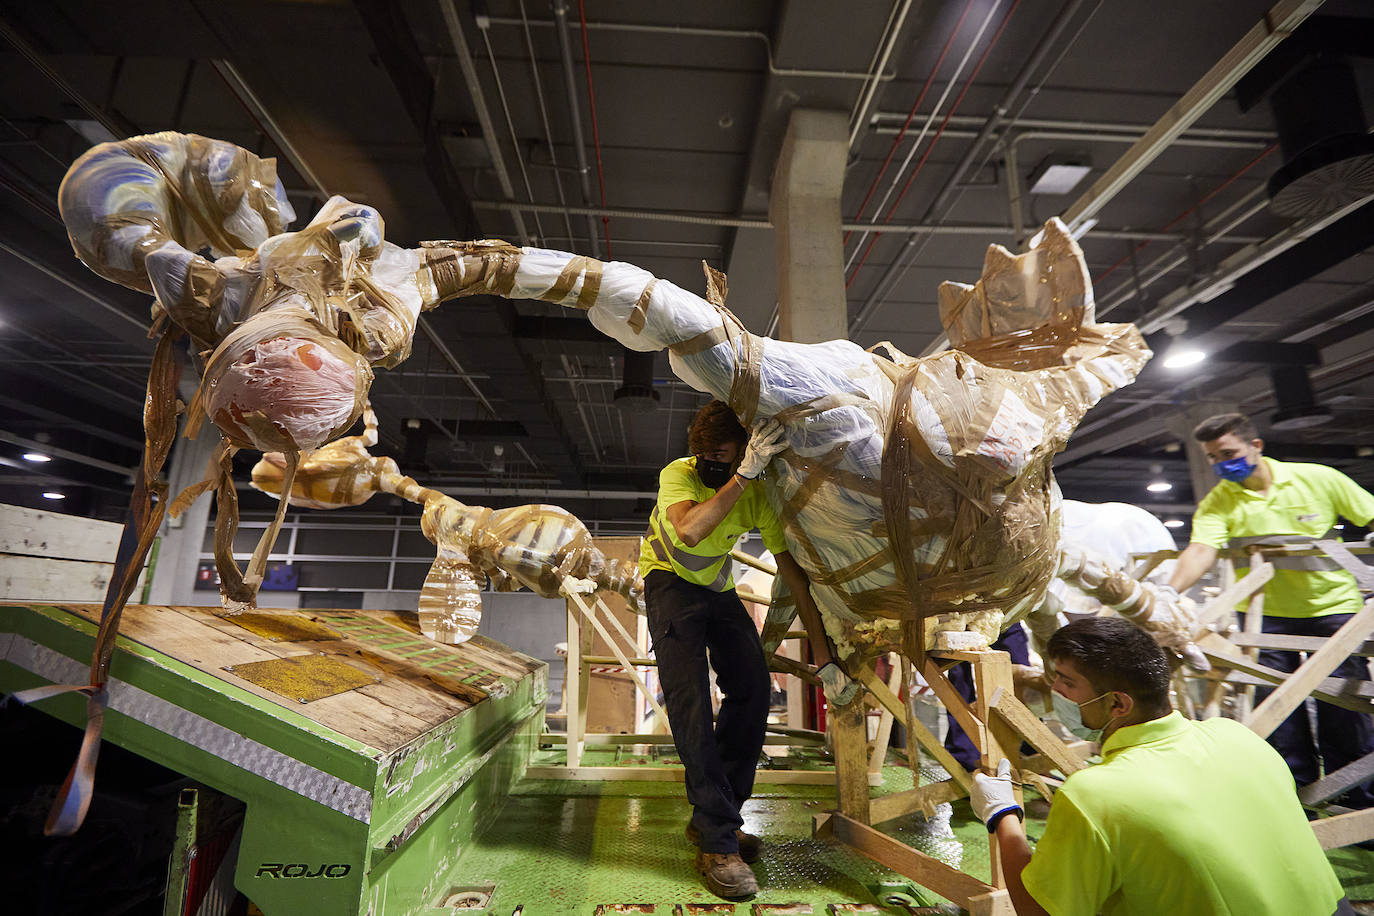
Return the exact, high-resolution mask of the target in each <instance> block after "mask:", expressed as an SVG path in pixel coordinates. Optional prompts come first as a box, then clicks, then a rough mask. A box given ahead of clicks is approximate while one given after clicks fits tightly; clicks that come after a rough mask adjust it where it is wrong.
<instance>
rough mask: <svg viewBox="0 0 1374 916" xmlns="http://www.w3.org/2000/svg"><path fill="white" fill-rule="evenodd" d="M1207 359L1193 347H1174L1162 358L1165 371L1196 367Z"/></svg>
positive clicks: (1205, 355)
mask: <svg viewBox="0 0 1374 916" xmlns="http://www.w3.org/2000/svg"><path fill="white" fill-rule="evenodd" d="M1206 358H1207V354H1206V353H1203V352H1202V351H1201V350H1198V349H1195V348H1193V347H1179V346H1174V347H1171V348H1170V349H1169V355H1168V356H1165V357H1164V368H1165V369H1185V368H1187V367H1188V366H1196V365H1197V364H1198V363H1200V362H1202V361H1203V360H1204V359H1206Z"/></svg>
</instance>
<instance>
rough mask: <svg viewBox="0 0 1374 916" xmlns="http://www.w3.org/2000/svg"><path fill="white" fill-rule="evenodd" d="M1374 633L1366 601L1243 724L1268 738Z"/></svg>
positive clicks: (1372, 604) (1372, 610)
mask: <svg viewBox="0 0 1374 916" xmlns="http://www.w3.org/2000/svg"><path fill="white" fill-rule="evenodd" d="M1371 631H1374V600H1371V601H1366V602H1365V605H1364V608H1363V609H1362V610H1361V611H1360V612H1359V613H1358V614H1356V615H1355V616H1354V617H1351V618H1350V619H1349V620H1347V621H1346V622H1345V624H1344V625H1343V626H1342V627H1341V628H1340V629H1339V630H1337V631H1336V632H1335V633H1333V634H1332V635H1331V637H1330V638H1329V639H1328V640H1327V641H1326V645H1325V646H1322V647H1321V648H1320V649H1318V650H1317V651H1316V652H1314V653H1313V654H1312V655H1311V656H1310V657H1309V658H1308V659H1307V662H1306V663H1305V664H1304V665H1303V666H1302V667H1301V668H1299V669H1298V670H1297V671H1295V672H1293V673H1292V674H1291V675H1289V677H1288V680H1286V681H1284V682H1283V683H1282V684H1280V685H1279V686H1278V687H1276V688H1275V689H1274V692H1273V693H1271V694H1269V696H1267V697H1265V698H1264V702H1263V703H1261V704H1260V705H1259V708H1257V709H1256V710H1255V711H1254V713H1252V714H1251V715H1250V717H1249V718H1247V719H1244V720H1242V721H1243V722H1244V724H1245V725H1246V726H1247V727H1248V728H1250V730H1251V731H1253V732H1254V733H1255V734H1257V735H1259V736H1260V737H1261V738H1267V737H1269V733H1270V732H1272V731H1273V730H1274V729H1276V728H1278V727H1279V724H1280V723H1281V722H1283V720H1284V719H1287V718H1288V716H1289V714H1290V713H1292V712H1293V710H1295V709H1297V708H1298V706H1299V705H1301V704H1302V701H1303V700H1305V699H1307V697H1308V695H1309V694H1311V693H1312V691H1313V690H1315V689H1316V688H1317V687H1318V686H1320V684H1321V682H1322V681H1323V680H1324V679H1325V678H1326V676H1327V675H1328V674H1330V673H1331V672H1332V671H1334V670H1336V668H1337V667H1339V666H1340V664H1341V663H1342V662H1344V661H1345V659H1346V657H1347V656H1348V655H1349V654H1350V650H1351V649H1353V648H1354V647H1355V646H1358V645H1361V644H1362V643H1364V641H1365V640H1366V639H1367V638H1369V634H1370V632H1371Z"/></svg>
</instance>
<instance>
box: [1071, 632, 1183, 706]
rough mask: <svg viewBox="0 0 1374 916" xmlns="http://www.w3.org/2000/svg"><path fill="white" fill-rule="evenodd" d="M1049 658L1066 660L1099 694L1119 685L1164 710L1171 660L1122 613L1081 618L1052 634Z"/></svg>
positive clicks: (1126, 692)
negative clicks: (1113, 615)
mask: <svg viewBox="0 0 1374 916" xmlns="http://www.w3.org/2000/svg"><path fill="white" fill-rule="evenodd" d="M1046 651H1047V652H1048V654H1049V657H1050V660H1051V661H1053V662H1055V663H1058V662H1059V661H1060V660H1063V659H1067V660H1068V661H1071V662H1073V666H1074V667H1075V668H1077V669H1078V670H1079V671H1081V672H1082V673H1083V676H1084V677H1086V678H1087V679H1088V683H1090V684H1092V687H1093V689H1094V690H1095V691H1097V692H1098V693H1099V694H1103V693H1106V692H1108V691H1111V690H1120V691H1121V692H1122V693H1125V694H1129V695H1130V696H1131V698H1132V699H1134V700H1135V701H1136V702H1137V703H1139V704H1141V706H1143V707H1144V708H1145V709H1147V710H1149V711H1150V712H1156V713H1160V712H1167V711H1168V710H1169V708H1170V706H1169V659H1168V657H1167V656H1166V655H1165V654H1164V650H1163V649H1161V648H1160V647H1159V644H1158V643H1156V642H1155V641H1154V640H1153V639H1151V638H1150V636H1149V634H1148V633H1146V632H1145V631H1144V630H1142V629H1140V627H1137V626H1136V625H1135V624H1133V623H1130V622H1129V621H1127V620H1124V619H1123V618H1121V617H1085V618H1082V619H1080V620H1075V621H1073V622H1072V623H1070V624H1069V625H1068V626H1066V627H1063V628H1061V629H1060V630H1058V631H1057V632H1056V633H1055V634H1054V635H1053V636H1051V637H1050V643H1049V646H1048V648H1047V650H1046Z"/></svg>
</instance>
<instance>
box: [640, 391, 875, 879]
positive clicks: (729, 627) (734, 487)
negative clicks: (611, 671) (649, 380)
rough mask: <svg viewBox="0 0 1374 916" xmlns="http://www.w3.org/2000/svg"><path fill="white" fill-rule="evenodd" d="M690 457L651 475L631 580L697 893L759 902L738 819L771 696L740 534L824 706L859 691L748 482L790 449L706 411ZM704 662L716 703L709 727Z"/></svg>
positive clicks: (719, 412) (723, 412)
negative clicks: (766, 571) (781, 596)
mask: <svg viewBox="0 0 1374 916" xmlns="http://www.w3.org/2000/svg"><path fill="white" fill-rule="evenodd" d="M687 446H688V449H689V450H690V451H691V453H692V455H691V457H688V458H679V459H678V460H676V461H674V462H672V463H671V464H669V465H668V466H667V467H666V468H664V469H663V470H662V472H660V473H659V489H658V503H657V505H656V506H655V507H654V511H653V514H652V515H651V516H650V519H649V530H648V531H647V532H646V533H645V535H644V541H643V543H642V544H641V545H640V552H639V569H640V572H641V573H642V574H643V576H644V604H645V613H646V616H647V617H648V623H649V634H650V635H651V636H652V637H653V645H654V656H655V658H656V659H657V661H658V676H659V682H660V683H661V684H662V685H663V701H664V705H665V706H666V708H667V712H668V722H669V724H670V725H671V727H672V730H673V743H674V745H676V747H677V752H678V757H679V758H681V760H682V765H683V767H684V769H685V770H686V774H685V777H686V784H687V800H688V801H689V802H691V804H692V818H691V820H690V821H689V822H688V824H687V838H688V839H689V840H691V841H692V842H693V843H694V844H696V845H697V847H698V849H699V852H698V854H697V863H696V864H697V870H698V871H699V872H701V874H702V875H703V877H704V879H705V882H706V886H707V887H708V888H709V889H710V890H711V891H712V892H713V893H715V894H717V895H719V896H721V897H726V898H739V897H747V896H749V895H750V894H753V893H755V892H757V891H758V881H757V879H756V878H755V876H754V873H753V871H752V870H750V868H749V866H748V864H746V863H747V862H752V861H754V860H755V859H757V858H758V856H759V854H760V843H759V838H758V837H756V836H754V835H752V834H749V833H745V832H744V831H743V829H741V828H742V827H743V825H744V820H743V818H741V817H740V808H741V807H742V806H743V805H744V803H745V802H746V801H747V800H748V799H749V796H750V795H751V794H753V789H754V768H755V766H756V765H757V763H758V758H759V753H760V751H762V749H763V734H764V730H765V727H766V726H767V722H768V701H769V693H770V690H769V686H770V685H769V680H768V663H767V661H766V659H765V658H764V654H763V646H762V644H761V643H760V642H759V636H758V631H757V630H756V629H755V626H754V621H753V619H752V618H751V617H750V616H749V613H748V612H747V611H746V610H745V608H744V604H743V603H742V602H741V601H740V599H739V596H738V595H737V594H735V583H734V579H733V577H732V574H733V565H734V561H733V560H731V559H730V549H731V548H732V547H734V545H735V542H736V540H737V539H738V538H739V536H740V535H741V534H744V533H745V532H746V531H749V530H750V529H754V528H757V529H758V530H759V533H760V534H761V535H762V536H763V545H764V546H765V547H767V548H768V549H769V550H770V551H772V553H773V556H774V559H775V560H776V561H777V565H778V574H779V575H780V576H781V577H782V579H783V581H784V582H785V583H786V584H787V587H788V589H789V590H790V591H791V593H792V595H793V596H794V597H795V599H796V602H797V610H798V614H799V615H800V616H801V618H802V622H803V624H805V625H806V628H807V632H808V633H809V634H811V635H812V640H811V646H812V652H813V654H814V655H815V657H816V660H817V662H818V664H820V666H821V668H820V670H819V671H818V673H819V674H820V676H821V679H822V682H823V683H824V685H825V689H826V696H827V698H828V699H829V700H830V701H831V702H832V703H838V704H844V703H848V702H850V701H851V700H852V699H853V698H854V697H855V696H856V695H857V693H858V686H857V685H856V684H854V682H852V681H850V680H849V679H848V678H847V677H846V676H845V674H844V672H842V671H841V670H840V668H839V666H838V665H836V664H835V663H834V660H833V659H832V657H831V654H830V649H829V646H828V645H827V644H826V641H825V637H824V630H823V629H822V628H821V624H820V612H819V611H818V610H817V608H816V605H815V602H814V601H813V600H812V598H811V592H810V583H809V581H808V580H807V577H806V573H805V571H803V570H802V568H801V566H799V565H798V564H797V561H796V560H795V559H794V558H793V557H792V555H791V554H790V553H788V551H787V542H786V540H785V539H784V537H783V530H782V525H781V523H780V522H779V521H778V517H777V514H776V513H775V512H774V511H773V509H772V507H771V506H769V504H768V501H767V499H766V498H765V495H764V493H763V489H762V487H761V485H760V484H758V483H757V480H758V478H759V475H760V474H762V473H763V471H764V469H765V468H766V467H767V465H768V462H769V461H770V460H771V459H772V458H773V456H774V455H776V454H778V453H779V452H781V451H782V450H783V449H785V448H786V447H787V443H786V442H785V441H784V440H783V430H782V427H781V425H779V424H778V423H777V421H775V420H767V421H760V422H758V423H756V424H755V426H754V430H753V432H752V434H750V433H746V432H745V430H744V427H743V426H741V425H740V422H739V420H738V419H736V417H735V415H734V413H733V412H732V411H731V410H730V408H729V407H728V406H727V405H726V404H724V403H722V402H720V401H712V402H711V403H709V404H707V405H706V406H705V407H703V408H702V409H701V410H700V411H698V412H697V415H696V417H695V418H694V419H693V420H692V425H691V428H690V430H689V431H688V434H687ZM708 663H709V666H710V668H711V669H712V670H714V671H715V674H716V685H717V686H718V687H719V688H720V691H721V695H722V701H721V704H720V712H719V714H718V715H717V717H716V720H715V722H714V723H713V722H712V718H711V696H710V687H709V680H708V672H707V666H708Z"/></svg>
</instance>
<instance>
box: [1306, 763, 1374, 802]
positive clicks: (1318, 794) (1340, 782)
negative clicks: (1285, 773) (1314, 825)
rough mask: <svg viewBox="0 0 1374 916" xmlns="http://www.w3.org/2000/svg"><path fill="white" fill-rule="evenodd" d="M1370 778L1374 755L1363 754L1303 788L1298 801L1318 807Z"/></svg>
mask: <svg viewBox="0 0 1374 916" xmlns="http://www.w3.org/2000/svg"><path fill="white" fill-rule="evenodd" d="M1372 777H1374V753H1371V754H1365V755H1364V756H1363V757H1361V758H1360V759H1359V760H1355V761H1353V762H1351V763H1347V764H1346V765H1345V766H1343V767H1341V768H1340V769H1339V770H1337V771H1336V772H1334V773H1328V774H1327V775H1326V776H1323V777H1322V778H1321V779H1318V780H1317V781H1316V782H1312V783H1308V784H1307V785H1305V786H1303V787H1302V788H1301V789H1299V790H1298V801H1300V802H1302V803H1303V804H1304V805H1319V804H1321V803H1322V802H1324V801H1326V800H1327V799H1331V798H1335V797H1336V796H1337V795H1340V794H1341V793H1342V792H1345V791H1346V790H1348V789H1350V788H1352V787H1354V786H1356V785H1358V784H1359V783H1362V782H1364V781H1365V780H1366V779H1370V778H1372Z"/></svg>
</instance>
